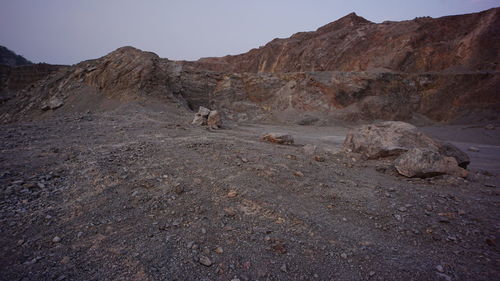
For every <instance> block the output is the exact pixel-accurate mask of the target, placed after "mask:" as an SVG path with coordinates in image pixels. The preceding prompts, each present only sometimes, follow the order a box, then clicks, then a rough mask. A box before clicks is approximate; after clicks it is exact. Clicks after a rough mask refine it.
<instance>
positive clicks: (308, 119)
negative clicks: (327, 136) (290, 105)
mask: <svg viewBox="0 0 500 281" xmlns="http://www.w3.org/2000/svg"><path fill="white" fill-rule="evenodd" d="M318 121H319V118H318V117H314V116H310V115H306V116H304V117H303V118H302V119H299V120H298V121H297V122H295V123H296V124H297V125H302V126H309V125H314V124H316V123H317V122H318Z"/></svg>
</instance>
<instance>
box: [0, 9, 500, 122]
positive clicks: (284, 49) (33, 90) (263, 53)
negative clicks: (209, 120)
mask: <svg viewBox="0 0 500 281" xmlns="http://www.w3.org/2000/svg"><path fill="white" fill-rule="evenodd" d="M499 11H500V9H491V10H488V11H485V12H482V13H477V14H471V15H463V16H451V17H444V18H439V19H432V18H420V19H415V20H412V21H404V22H385V23H382V24H375V23H371V22H369V21H367V20H365V19H363V18H361V17H358V16H356V15H355V14H350V15H348V16H346V17H344V18H342V19H340V20H338V21H336V22H333V23H330V24H328V25H326V26H324V27H321V28H319V29H318V30H317V31H315V32H307V33H298V34H295V35H294V36H292V37H291V38H289V39H277V40H274V41H272V42H270V43H269V44H267V45H266V46H264V47H262V48H260V49H256V50H252V51H250V52H249V53H246V54H242V55H238V56H228V57H224V58H210V59H203V60H200V61H197V62H176V61H170V60H168V59H162V58H160V57H158V56H157V55H156V54H153V53H150V52H143V51H141V50H138V49H135V48H133V47H123V48H119V49H117V50H116V51H114V52H111V53H110V54H108V55H106V56H104V57H102V58H99V59H95V60H88V61H84V62H81V63H79V64H77V65H74V66H71V67H62V68H59V69H57V71H56V72H51V73H49V74H46V75H45V76H46V77H45V78H44V79H41V80H38V81H37V82H36V83H31V84H30V86H29V87H28V88H26V87H24V88H23V87H22V85H25V84H26V83H15V82H12V81H15V79H13V78H12V77H17V76H19V75H17V76H16V75H14V76H13V75H11V74H9V75H7V76H9V77H11V78H9V81H10V82H9V84H8V85H9V87H11V88H16V89H21V88H22V89H23V90H22V91H16V96H15V98H12V99H11V100H9V102H5V103H4V104H3V105H2V107H1V108H0V114H1V115H0V118H1V119H2V120H3V121H4V122H10V121H14V120H18V119H22V118H26V117H35V116H39V115H44V114H50V113H51V112H50V111H49V112H47V111H44V109H45V110H46V109H47V108H51V106H47V104H53V105H57V112H68V111H75V110H77V111H78V110H80V111H85V110H87V109H102V110H106V109H110V108H115V107H117V106H119V105H120V104H123V103H129V102H143V103H156V104H174V105H175V106H174V107H173V108H171V109H169V110H175V111H176V112H178V113H179V114H181V113H182V112H187V111H188V110H189V109H191V110H197V108H198V106H205V107H209V108H211V109H217V110H219V111H220V112H222V113H223V115H224V116H225V118H227V119H232V120H235V121H244V120H269V121H279V122H302V121H301V119H303V118H308V116H309V117H310V116H311V115H313V116H314V118H316V119H319V120H320V124H321V123H323V124H327V123H328V122H329V121H332V120H338V119H341V120H345V121H349V122H364V121H372V120H376V119H382V120H404V121H412V120H413V121H415V122H417V121H422V120H424V121H425V122H432V121H451V120H455V119H457V118H465V119H469V121H470V120H472V119H474V118H475V120H476V121H477V120H479V119H481V118H498V113H499V112H500V97H499V96H498V88H499V86H500V72H499V69H498V61H499V54H500V52H499V42H500V40H498V39H499V34H500V32H499V27H500V24H499ZM9 69H10V68H9ZM16 69H17V68H16ZM9 71H11V70H9ZM16 71H17V72H20V73H22V71H19V70H16ZM11 72H12V71H11ZM4 76H5V75H4ZM21 76H22V75H21ZM4 80H5V79H4ZM21 80H22V79H21ZM5 81H6V80H5ZM5 85H7V84H6V83H4V87H3V88H6V87H5ZM54 109H55V108H54ZM472 117H474V118H472Z"/></svg>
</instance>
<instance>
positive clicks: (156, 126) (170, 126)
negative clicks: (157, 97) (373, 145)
mask: <svg viewBox="0 0 500 281" xmlns="http://www.w3.org/2000/svg"><path fill="white" fill-rule="evenodd" d="M186 124H188V120H186V119H175V118H173V117H172V116H170V115H169V116H166V115H164V114H162V113H161V112H156V113H155V112H152V113H145V112H140V111H139V112H137V111H126V112H114V113H103V114H99V115H83V116H76V117H60V118H52V119H48V120H44V121H39V122H37V123H18V124H10V125H2V128H1V131H2V133H1V134H0V142H1V144H2V146H1V147H2V149H1V151H0V163H1V164H0V183H1V186H2V190H1V195H0V215H1V233H0V235H1V237H2V239H1V242H0V247H1V249H2V252H3V254H2V256H1V258H0V268H1V274H0V276H1V277H0V279H1V280H232V279H240V280H494V279H497V278H498V276H499V274H500V272H499V270H498V261H499V260H500V255H499V252H498V245H497V243H498V242H497V241H498V240H497V239H498V237H497V235H498V216H497V215H498V213H499V200H498V198H499V197H498V195H499V192H498V188H497V187H493V186H494V185H492V184H490V182H494V181H496V180H498V175H496V176H494V175H489V174H486V175H485V173H473V174H474V176H473V177H471V179H469V180H467V181H464V180H460V179H451V178H446V177H441V178H436V179H432V180H413V179H412V180H409V179H404V178H402V177H399V176H397V175H395V174H394V173H393V172H392V170H391V169H389V168H388V164H387V163H381V162H371V161H362V160H360V159H352V157H353V156H348V155H344V154H342V153H337V154H332V153H331V152H335V151H338V148H339V147H340V144H341V143H342V141H343V136H344V135H345V133H346V131H347V129H346V128H340V127H338V128H333V127H332V128H326V127H304V126H289V127H286V126H272V125H262V124H260V125H258V124H257V125H256V124H242V125H230V126H229V129H225V130H219V131H215V132H212V131H207V130H205V129H202V128H195V127H191V126H189V125H186ZM271 131H277V132H280V131H281V132H289V133H291V134H293V135H294V136H295V138H296V143H297V145H294V146H281V145H273V144H269V143H264V142H260V141H259V136H260V135H261V134H262V133H263V132H271ZM464 143H466V144H467V145H469V142H464ZM304 144H314V145H318V146H319V147H320V148H323V149H325V150H327V151H329V152H330V153H325V154H323V156H324V158H325V161H324V162H318V161H316V160H314V156H315V155H308V154H306V153H304V150H303V147H302V145H304ZM488 145H490V146H495V145H494V144H488ZM485 147H486V146H481V151H482V150H483V149H484V150H485V153H486V152H487V150H486V148H485ZM495 149H496V148H495ZM485 157H486V156H485ZM488 157H489V156H488ZM494 157H496V156H494ZM473 159H474V158H473ZM493 159H494V158H493ZM496 159H498V158H496ZM473 161H474V160H473ZM496 163H498V162H496ZM56 237H57V238H56Z"/></svg>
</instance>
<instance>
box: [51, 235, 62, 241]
mask: <svg viewBox="0 0 500 281" xmlns="http://www.w3.org/2000/svg"><path fill="white" fill-rule="evenodd" d="M52 242H54V243H59V242H61V238H60V237H59V236H55V237H54V238H52Z"/></svg>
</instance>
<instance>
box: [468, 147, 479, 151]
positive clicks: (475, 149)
mask: <svg viewBox="0 0 500 281" xmlns="http://www.w3.org/2000/svg"><path fill="white" fill-rule="evenodd" d="M467 150H468V151H471V152H479V148H477V147H475V146H470V147H469V148H468V149H467Z"/></svg>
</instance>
